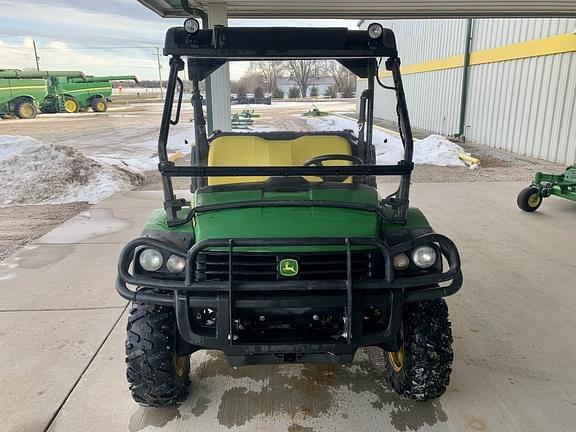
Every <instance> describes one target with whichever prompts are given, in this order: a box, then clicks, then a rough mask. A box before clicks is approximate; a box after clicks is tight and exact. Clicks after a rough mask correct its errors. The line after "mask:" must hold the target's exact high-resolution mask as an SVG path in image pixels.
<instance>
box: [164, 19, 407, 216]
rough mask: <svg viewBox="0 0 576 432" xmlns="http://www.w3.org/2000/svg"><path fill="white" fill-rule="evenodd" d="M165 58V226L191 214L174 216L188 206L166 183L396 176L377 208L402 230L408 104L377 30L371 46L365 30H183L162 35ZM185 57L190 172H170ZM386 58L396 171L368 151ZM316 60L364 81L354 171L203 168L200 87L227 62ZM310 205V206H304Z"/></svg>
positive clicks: (390, 39)
mask: <svg viewBox="0 0 576 432" xmlns="http://www.w3.org/2000/svg"><path fill="white" fill-rule="evenodd" d="M164 55H166V56H170V57H171V58H170V73H169V78H168V86H167V90H166V99H165V104H164V110H163V114H162V124H161V127H160V136H159V139H158V156H159V164H158V168H159V171H160V174H161V176H162V188H163V192H164V208H165V210H166V213H167V218H168V225H169V226H175V225H181V224H184V223H186V222H189V221H190V220H191V218H192V217H193V213H194V211H193V210H192V209H191V210H190V211H189V212H188V214H187V215H185V217H182V214H181V213H180V214H179V211H180V210H182V208H183V207H187V206H190V203H189V202H187V201H186V200H184V199H178V198H176V196H175V194H174V188H173V185H172V177H192V178H193V179H194V180H195V182H194V184H196V185H197V186H202V185H205V184H206V179H207V177H218V176H284V177H290V176H319V177H321V176H330V175H332V176H334V175H336V176H356V177H363V176H380V175H385V176H388V175H396V176H400V184H399V187H398V190H397V191H396V192H395V193H393V194H391V195H389V196H388V197H386V198H385V199H383V200H382V201H381V202H380V207H381V210H382V211H384V210H385V209H391V210H392V211H390V212H388V213H390V215H389V216H388V217H387V219H388V221H392V222H396V223H405V222H406V216H407V211H408V206H409V193H410V177H411V173H412V169H413V162H412V158H413V145H414V144H413V138H412V130H411V127H410V120H409V117H408V108H407V105H406V97H405V94H404V88H403V85H402V77H401V75H400V58H399V57H398V51H397V48H396V40H395V37H394V33H393V32H392V30H389V29H383V31H382V35H381V36H380V37H379V38H377V39H372V38H370V37H369V36H368V32H367V31H365V30H348V29H345V28H290V27H273V28H250V27H241V28H229V27H216V28H214V29H209V30H199V31H198V32H196V33H194V34H190V33H187V32H186V31H185V30H184V28H183V27H174V28H171V29H169V30H168V32H167V34H166V42H165V47H164ZM183 57H185V58H187V62H188V75H189V79H190V80H191V81H192V107H193V110H194V128H195V146H194V149H193V152H194V153H193V155H192V161H193V162H192V163H191V164H190V166H176V165H175V164H174V162H172V161H170V160H169V159H168V152H167V144H168V135H169V130H170V125H175V124H177V123H178V122H179V119H180V113H181V111H180V109H181V104H182V98H183V90H184V85H183V82H182V80H181V79H180V77H179V76H178V73H179V72H180V71H182V70H184V66H185V64H184V60H183V59H182V58H183ZM379 58H380V59H382V58H386V59H387V60H386V62H385V67H386V69H387V70H388V71H390V72H391V73H392V79H393V82H394V85H393V87H387V86H386V88H389V89H392V90H394V92H395V93H396V100H397V105H396V111H397V114H398V126H399V130H400V137H401V139H402V143H403V145H404V157H403V159H402V160H401V161H398V163H397V164H396V165H377V164H376V154H375V149H374V146H373V144H372V132H373V127H374V122H373V117H374V86H375V81H376V80H377V81H379V79H378V70H379V63H378V60H377V59H379ZM266 59H267V60H270V59H275V60H300V59H310V60H322V59H333V60H336V61H338V62H339V63H341V64H342V65H343V66H344V67H346V68H347V69H349V70H350V71H351V72H352V73H354V74H355V75H356V76H358V77H360V78H365V79H367V82H368V86H367V88H366V89H365V90H364V91H363V92H362V94H361V96H360V109H359V113H358V123H359V126H360V128H359V133H358V137H357V141H356V145H357V149H358V156H359V157H360V158H361V159H362V160H363V161H364V164H363V165H355V166H302V167H299V166H271V167H261V166H254V167H223V166H219V167H209V166H207V161H208V148H209V143H210V140H211V139H212V138H213V137H214V135H213V136H212V137H210V138H209V137H208V136H207V133H206V120H205V118H204V112H203V109H202V99H203V97H202V95H201V93H200V82H201V81H202V80H204V79H206V78H207V77H208V76H210V74H212V73H213V72H215V71H216V70H217V69H218V68H220V67H221V66H222V65H224V64H225V63H226V62H228V61H248V60H266ZM177 90H178V104H177V107H176V112H175V117H174V118H173V117H172V116H173V105H174V99H175V95H176V91H177ZM309 204H310V205H314V201H310V203H309Z"/></svg>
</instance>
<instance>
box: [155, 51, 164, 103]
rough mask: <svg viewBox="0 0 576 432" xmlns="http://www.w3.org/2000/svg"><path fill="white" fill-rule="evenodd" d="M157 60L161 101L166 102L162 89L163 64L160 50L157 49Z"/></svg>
mask: <svg viewBox="0 0 576 432" xmlns="http://www.w3.org/2000/svg"><path fill="white" fill-rule="evenodd" d="M156 59H157V60H158V78H159V79H160V99H162V100H164V90H163V89H162V63H161V62H160V48H158V47H157V48H156Z"/></svg>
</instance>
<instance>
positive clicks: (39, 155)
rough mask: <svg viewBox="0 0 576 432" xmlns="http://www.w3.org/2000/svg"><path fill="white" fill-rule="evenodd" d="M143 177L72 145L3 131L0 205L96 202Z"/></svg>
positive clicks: (129, 186) (0, 138)
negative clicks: (87, 155) (45, 142)
mask: <svg viewBox="0 0 576 432" xmlns="http://www.w3.org/2000/svg"><path fill="white" fill-rule="evenodd" d="M141 180H142V176H141V175H140V174H139V173H138V172H135V171H134V170H131V169H129V167H125V168H121V167H119V166H110V165H106V164H103V163H101V162H99V161H96V160H94V159H91V158H88V157H86V156H84V155H82V154H81V153H79V152H78V151H76V150H74V149H73V148H71V147H67V146H63V145H54V144H44V143H42V142H40V141H38V140H36V139H34V138H31V137H25V136H11V135H0V184H1V185H2V188H1V190H0V205H10V204H37V203H64V202H75V201H87V202H90V203H95V202H97V201H100V200H102V199H104V198H106V197H108V196H110V195H112V194H113V193H115V192H117V191H123V190H129V189H131V188H132V187H133V186H134V185H137V184H139V183H140V182H141Z"/></svg>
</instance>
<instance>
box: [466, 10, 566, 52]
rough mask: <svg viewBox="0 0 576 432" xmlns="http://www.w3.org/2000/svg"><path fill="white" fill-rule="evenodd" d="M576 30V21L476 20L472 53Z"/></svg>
mask: <svg viewBox="0 0 576 432" xmlns="http://www.w3.org/2000/svg"><path fill="white" fill-rule="evenodd" d="M575 28H576V19H573V18H572V19H570V18H560V19H542V18H530V19H476V20H474V38H473V40H472V51H479V50H483V49H489V48H495V47H499V46H502V45H510V44H514V43H518V42H524V41H528V40H532V39H542V38H545V37H549V36H554V35H558V34H563V33H569V32H572V31H573V30H574V29H575Z"/></svg>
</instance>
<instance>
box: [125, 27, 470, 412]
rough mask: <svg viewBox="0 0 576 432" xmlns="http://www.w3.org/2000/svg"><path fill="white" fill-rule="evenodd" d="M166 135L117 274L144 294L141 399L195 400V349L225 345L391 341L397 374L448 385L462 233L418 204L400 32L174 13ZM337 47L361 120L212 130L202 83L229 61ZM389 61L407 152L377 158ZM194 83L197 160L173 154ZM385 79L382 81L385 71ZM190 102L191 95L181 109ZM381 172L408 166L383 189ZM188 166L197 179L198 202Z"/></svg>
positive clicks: (317, 356)
mask: <svg viewBox="0 0 576 432" xmlns="http://www.w3.org/2000/svg"><path fill="white" fill-rule="evenodd" d="M164 54H165V55H169V56H170V76H169V81H168V86H167V97H166V104H165V106H164V114H163V118H162V125H161V129H160V137H159V142H158V153H159V159H160V163H159V170H160V173H161V176H162V185H163V190H164V208H163V209H160V210H157V211H155V212H153V214H152V216H151V217H150V219H149V220H148V222H147V224H146V226H145V227H144V232H143V234H142V236H141V237H139V238H137V239H135V240H132V241H130V242H129V243H128V244H127V245H126V247H125V248H124V250H123V251H122V253H121V256H120V259H119V265H118V276H117V280H116V289H117V291H118V292H119V293H120V295H121V296H122V297H124V298H125V299H128V300H130V301H131V302H132V309H131V311H130V317H129V318H128V337H127V341H126V362H127V377H128V382H129V386H130V389H131V391H132V395H133V397H134V399H135V400H136V401H137V402H139V403H140V404H142V405H148V406H164V405H167V404H173V403H175V402H178V401H180V400H181V399H182V398H184V397H185V395H186V392H187V388H188V386H189V384H190V380H189V377H188V376H189V369H190V357H189V356H190V355H191V354H192V353H194V352H195V351H197V350H201V349H211V350H220V351H222V352H223V353H224V354H225V355H226V357H227V359H228V362H229V363H230V364H231V365H233V366H242V365H254V364H268V363H350V362H352V360H353V357H354V354H355V352H356V351H357V350H358V349H359V348H361V347H366V346H375V347H380V348H381V349H382V350H383V355H384V358H385V364H386V372H387V375H388V377H389V379H390V382H391V385H392V387H393V388H394V389H395V390H396V391H397V392H398V393H399V394H400V395H402V396H404V397H407V398H413V399H418V400H427V399H431V398H436V397H438V396H440V395H442V394H443V393H444V391H445V390H446V386H447V385H448V383H449V380H450V373H451V365H452V358H453V354H452V346H451V345H452V335H451V328H450V322H449V320H448V309H447V306H446V303H445V301H444V300H443V297H445V296H448V295H451V294H454V293H455V292H457V291H458V290H459V289H460V287H461V285H462V273H461V270H460V258H459V255H458V251H457V249H456V247H455V245H454V244H453V243H452V241H450V240H449V239H448V238H446V237H445V236H443V235H440V234H436V233H435V232H434V230H433V229H432V228H431V227H430V225H429V224H428V222H427V220H426V218H425V217H424V215H423V214H422V212H421V211H420V210H418V209H416V208H410V207H409V189H410V174H411V172H412V168H413V163H412V154H413V142H412V133H411V129H410V123H409V120H408V111H407V108H406V100H405V96H404V90H403V87H402V79H401V76H400V68H399V67H400V60H399V58H398V52H397V49H396V42H395V37H394V34H393V32H392V31H391V30H388V29H384V28H383V27H382V26H381V25H380V24H377V23H374V24H371V25H370V26H369V27H368V29H367V30H348V29H344V28H224V27H216V28H214V29H211V30H199V24H198V23H197V22H196V21H194V20H193V19H192V18H190V19H188V20H187V21H186V22H185V24H184V27H177V28H171V29H170V30H168V33H167V36H166V44H165V48H164ZM271 59H272V60H285V59H321V60H323V59H336V60H337V61H338V62H340V63H341V64H342V65H343V66H345V67H346V68H348V69H349V70H350V71H351V72H353V73H354V74H356V75H357V76H358V77H360V78H365V79H367V84H368V88H367V89H366V90H365V91H364V92H363V93H362V96H361V103H360V110H359V129H358V133H357V135H354V134H353V132H352V131H341V132H285V131H279V132H249V133H235V132H215V133H214V134H212V135H210V136H207V134H206V128H205V120H204V115H203V112H202V96H201V94H200V82H201V81H202V80H205V79H206V78H207V77H208V76H209V75H210V74H211V73H213V72H214V71H216V70H217V69H218V68H220V67H221V66H222V65H224V64H225V63H226V62H229V61H237V60H242V61H246V60H248V61H250V60H271ZM379 59H382V62H383V65H385V67H386V69H387V70H389V71H391V73H392V76H393V84H392V85H390V86H388V87H387V88H390V89H391V90H392V91H393V93H394V94H395V96H396V100H397V108H398V109H397V111H398V122H399V128H400V131H401V136H402V141H403V143H404V157H403V159H402V160H400V161H398V163H397V164H396V165H378V164H377V163H376V157H375V149H374V146H373V144H372V124H373V119H372V117H373V107H374V85H375V81H378V79H377V74H378V69H379V64H380V62H379ZM185 66H187V70H188V77H189V79H190V80H191V82H192V89H193V91H192V106H193V108H194V122H195V125H194V126H195V144H194V147H193V149H192V155H191V163H190V164H189V165H185V166H182V165H180V164H178V165H176V164H174V163H173V162H171V161H170V160H169V159H168V155H167V150H166V145H167V140H168V135H169V129H170V126H171V125H173V124H175V123H177V122H178V120H179V116H180V106H181V101H182V95H183V82H182V80H181V78H180V77H179V72H181V71H183V70H184V69H185ZM382 85H383V84H382ZM175 101H176V107H175V108H173V105H174V102H175ZM375 176H398V177H399V185H398V188H397V190H396V191H395V192H394V193H392V194H391V195H389V196H386V197H383V198H382V197H379V195H378V192H377V190H376V181H375ZM173 177H189V178H191V179H192V192H194V200H193V201H188V200H186V199H184V198H181V197H180V198H179V197H177V196H176V195H175V191H174V188H173V184H172V178H173Z"/></svg>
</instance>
